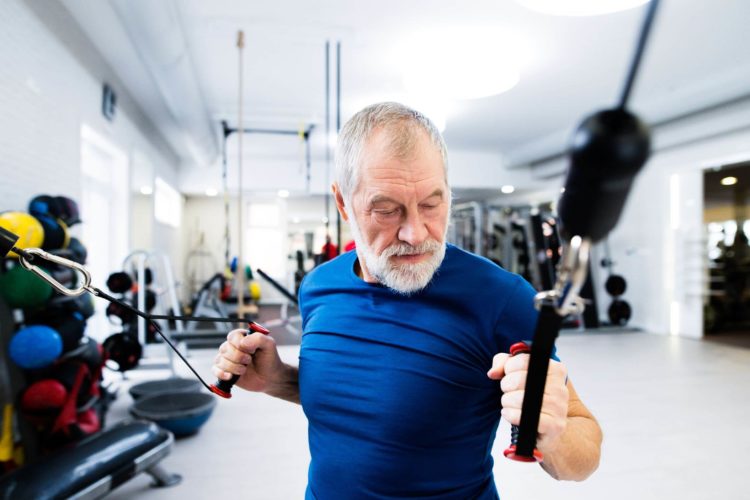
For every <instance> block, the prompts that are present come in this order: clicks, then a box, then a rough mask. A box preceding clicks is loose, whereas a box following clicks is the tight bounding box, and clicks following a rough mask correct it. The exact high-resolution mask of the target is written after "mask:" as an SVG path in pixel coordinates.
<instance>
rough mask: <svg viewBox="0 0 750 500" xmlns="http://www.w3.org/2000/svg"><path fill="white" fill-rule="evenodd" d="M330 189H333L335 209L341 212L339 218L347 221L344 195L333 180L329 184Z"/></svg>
mask: <svg viewBox="0 0 750 500" xmlns="http://www.w3.org/2000/svg"><path fill="white" fill-rule="evenodd" d="M331 190H332V191H333V199H334V200H336V209H337V210H338V211H339V213H340V214H341V218H342V219H344V220H345V221H348V220H349V216H348V215H347V214H346V204H345V203H344V196H343V195H342V194H341V189H339V185H338V184H336V183H335V182H334V183H333V184H331Z"/></svg>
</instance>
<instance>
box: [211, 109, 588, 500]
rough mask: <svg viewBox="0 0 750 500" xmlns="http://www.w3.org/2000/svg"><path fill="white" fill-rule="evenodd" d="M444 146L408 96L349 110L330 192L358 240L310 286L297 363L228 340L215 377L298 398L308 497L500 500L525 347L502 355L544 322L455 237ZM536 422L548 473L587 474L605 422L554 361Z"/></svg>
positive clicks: (237, 338) (512, 279)
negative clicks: (499, 459)
mask: <svg viewBox="0 0 750 500" xmlns="http://www.w3.org/2000/svg"><path fill="white" fill-rule="evenodd" d="M446 157H447V153H446V148H445V144H444V142H443V139H442V137H441V136H440V133H439V132H438V131H437V129H436V128H435V126H434V125H433V124H432V123H431V122H430V121H429V120H428V119H427V118H425V117H424V116H423V115H422V114H420V113H418V112H416V111H414V110H412V109H409V108H407V107H405V106H403V105H400V104H396V103H382V104H377V105H374V106H370V107H368V108H365V109H363V110H362V111H360V112H359V113H357V114H356V115H354V117H352V118H351V120H349V122H348V123H347V124H346V125H345V126H344V128H343V130H342V131H341V135H340V137H339V143H338V149H337V152H336V180H337V182H336V183H335V184H334V185H333V192H334V195H335V198H336V204H337V206H338V210H339V212H340V213H341V216H342V217H343V219H344V220H346V221H347V222H348V223H349V226H350V228H351V231H352V234H353V236H354V240H355V242H356V253H355V252H349V253H346V254H343V255H341V256H339V257H337V258H336V259H334V260H332V261H330V262H328V263H326V264H324V265H321V266H319V267H318V268H316V269H315V270H314V271H313V272H311V273H310V274H308V275H307V277H306V278H305V280H304V282H303V283H302V286H301V288H300V294H299V299H300V307H301V313H302V318H303V329H304V333H303V337H302V346H301V349H300V356H299V360H300V361H299V368H296V367H292V366H288V365H285V364H284V363H282V362H281V360H280V359H279V356H278V353H277V351H276V347H275V344H274V342H273V340H272V339H271V338H269V337H266V336H263V335H261V334H259V333H254V334H252V335H248V336H246V337H245V336H243V334H242V332H241V331H240V330H235V331H233V332H231V333H230V334H229V337H228V340H227V342H225V343H224V344H222V346H221V348H220V352H219V355H218V356H217V358H216V362H215V366H214V373H215V374H216V375H217V376H218V377H219V378H221V379H225V380H226V379H229V378H230V377H231V375H232V374H240V375H242V376H241V377H240V379H239V381H238V383H237V385H238V386H240V387H242V388H244V389H247V390H250V391H260V392H265V393H266V394H269V395H271V396H275V397H279V398H283V399H286V400H289V401H293V402H297V403H301V404H302V408H303V410H304V412H305V415H306V416H307V418H308V420H309V441H310V443H309V444H310V454H311V463H310V471H309V483H308V488H307V494H306V498H310V499H314V498H317V499H337V500H338V499H346V498H353V499H354V498H356V499H371V498H372V499H374V498H378V499H386V498H430V499H461V500H464V499H469V498H473V499H495V498H498V494H497V490H496V487H495V482H494V478H493V475H492V467H493V459H492V456H491V454H490V451H491V448H492V444H493V441H494V439H495V433H496V430H497V427H498V422H499V419H500V416H501V415H502V416H503V417H504V418H505V419H507V420H508V421H509V422H510V423H512V424H518V423H519V421H520V413H521V403H522V400H523V393H524V391H523V389H524V384H525V378H526V370H527V367H528V355H518V356H515V357H512V358H511V357H509V355H508V354H505V353H507V352H508V349H509V347H510V345H512V344H514V343H515V342H518V341H520V340H528V339H529V338H530V337H531V336H532V335H533V332H534V326H535V321H536V316H537V314H536V311H535V310H534V308H533V297H534V294H535V291H534V290H533V289H532V287H531V286H530V285H529V284H528V283H527V282H526V281H524V280H523V279H522V278H520V277H519V276H517V275H514V274H512V273H509V272H507V271H504V270H503V269H501V268H500V267H498V266H496V265H495V264H493V263H491V262H490V261H488V260H486V259H484V258H481V257H478V256H475V255H472V254H470V253H467V252H465V251H463V250H461V249H459V248H456V247H454V246H452V245H446V242H445V238H446V229H447V226H448V219H449V214H450V206H451V193H450V188H449V187H448V182H447V175H446V172H447V162H446V159H447V158H446ZM488 370H489V371H488ZM498 381H499V383H498ZM501 389H502V392H501ZM501 408H502V410H501ZM538 430H539V439H538V444H537V446H538V448H539V450H540V451H541V452H542V453H543V454H544V462H543V463H542V467H543V468H544V469H545V470H546V471H547V472H548V473H549V474H550V475H552V476H553V477H555V478H558V479H574V480H582V479H584V478H586V477H587V476H588V475H590V474H591V473H592V472H593V471H594V470H595V469H596V467H597V466H598V463H599V452H600V445H601V439H602V437H601V431H600V429H599V426H598V425H597V423H596V421H595V420H594V417H593V416H592V415H591V413H590V412H589V411H588V410H587V409H586V407H585V406H584V405H583V403H582V402H581V400H580V399H579V398H578V395H577V394H576V391H575V389H574V388H573V385H572V384H571V382H570V381H569V380H568V379H567V371H566V368H565V366H564V365H563V364H562V363H560V362H557V361H552V362H551V366H550V371H549V376H548V378H547V384H546V390H545V396H544V402H543V407H542V415H541V419H540V423H539V429H538Z"/></svg>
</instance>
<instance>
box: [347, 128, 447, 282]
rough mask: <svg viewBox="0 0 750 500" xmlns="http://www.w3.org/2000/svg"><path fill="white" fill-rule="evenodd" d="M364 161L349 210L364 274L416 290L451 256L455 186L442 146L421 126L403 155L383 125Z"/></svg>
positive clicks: (367, 147) (369, 142)
mask: <svg viewBox="0 0 750 500" xmlns="http://www.w3.org/2000/svg"><path fill="white" fill-rule="evenodd" d="M362 161H363V164H362V170H361V177H360V181H359V186H358V187H357V190H356V191H355V192H354V193H353V195H352V199H351V206H350V207H349V212H348V215H349V218H350V225H351V228H352V233H353V235H354V239H355V242H356V244H357V254H358V257H359V260H360V264H363V265H362V274H363V277H364V279H365V280H366V281H371V282H380V283H382V284H384V285H386V286H388V287H390V288H392V289H394V290H396V291H398V292H401V293H405V294H409V293H413V292H416V291H418V290H420V289H422V288H424V287H425V286H426V285H427V284H428V283H429V281H430V279H431V278H432V275H433V274H434V272H435V270H437V268H438V267H439V266H440V263H441V262H442V260H443V257H444V256H445V234H446V229H447V225H448V215H449V210H450V192H449V189H448V186H447V184H446V179H445V170H444V167H443V159H442V156H441V154H440V151H439V150H438V148H436V147H435V145H434V144H432V142H430V140H429V137H428V136H427V134H426V133H424V132H422V131H420V132H418V138H417V140H416V141H415V147H414V148H413V151H412V152H411V153H410V154H408V155H407V156H406V157H405V158H399V157H397V156H395V155H394V154H393V152H392V151H391V147H390V140H389V136H388V135H387V133H386V132H383V131H377V132H376V133H375V134H374V135H373V136H372V137H371V138H370V140H369V141H368V142H367V144H366V145H365V147H364V150H363V152H362ZM352 219H353V220H352Z"/></svg>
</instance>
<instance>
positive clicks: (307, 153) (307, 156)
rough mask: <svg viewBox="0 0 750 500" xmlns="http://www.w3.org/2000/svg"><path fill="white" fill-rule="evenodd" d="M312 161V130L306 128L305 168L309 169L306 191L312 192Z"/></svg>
mask: <svg viewBox="0 0 750 500" xmlns="http://www.w3.org/2000/svg"><path fill="white" fill-rule="evenodd" d="M311 167H312V161H311V159H310V130H309V129H308V130H305V169H306V170H307V173H306V175H307V178H306V191H305V192H306V193H307V194H310V168H311Z"/></svg>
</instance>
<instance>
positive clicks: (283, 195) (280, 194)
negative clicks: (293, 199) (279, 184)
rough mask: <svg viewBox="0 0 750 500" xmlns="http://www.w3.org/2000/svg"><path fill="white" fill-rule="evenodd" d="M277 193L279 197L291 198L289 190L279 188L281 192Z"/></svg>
mask: <svg viewBox="0 0 750 500" xmlns="http://www.w3.org/2000/svg"><path fill="white" fill-rule="evenodd" d="M276 194H278V195H279V198H289V191H288V190H286V189H279V192H278V193H276Z"/></svg>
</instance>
